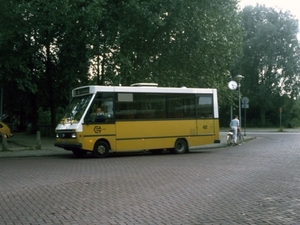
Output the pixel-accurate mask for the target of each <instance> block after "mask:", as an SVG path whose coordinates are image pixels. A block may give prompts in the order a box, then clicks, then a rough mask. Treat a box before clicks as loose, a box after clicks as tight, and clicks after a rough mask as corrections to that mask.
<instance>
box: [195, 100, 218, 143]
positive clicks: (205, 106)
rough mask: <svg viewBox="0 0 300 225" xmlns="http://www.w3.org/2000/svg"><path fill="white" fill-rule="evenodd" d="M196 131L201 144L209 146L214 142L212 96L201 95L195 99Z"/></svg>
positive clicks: (214, 129)
mask: <svg viewBox="0 0 300 225" xmlns="http://www.w3.org/2000/svg"><path fill="white" fill-rule="evenodd" d="M196 105H197V130H198V135H199V136H200V138H201V139H202V144H211V143H214V140H215V132H216V130H217V129H216V127H215V126H216V125H217V124H215V120H214V113H213V109H214V107H213V95H212V94H201V95H199V96H197V98H196Z"/></svg>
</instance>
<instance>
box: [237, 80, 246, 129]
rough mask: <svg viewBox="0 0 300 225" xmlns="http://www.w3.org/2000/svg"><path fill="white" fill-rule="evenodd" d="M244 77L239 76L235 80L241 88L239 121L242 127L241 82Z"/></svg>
mask: <svg viewBox="0 0 300 225" xmlns="http://www.w3.org/2000/svg"><path fill="white" fill-rule="evenodd" d="M243 78H244V77H243V76H242V75H237V76H236V77H235V80H236V81H237V82H238V87H239V120H240V127H242V115H241V80H242V79H243Z"/></svg>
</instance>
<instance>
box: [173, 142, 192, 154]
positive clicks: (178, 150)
mask: <svg viewBox="0 0 300 225" xmlns="http://www.w3.org/2000/svg"><path fill="white" fill-rule="evenodd" d="M172 152H174V153H175V154H183V153H186V152H188V146H187V143H186V141H185V140H184V139H177V140H176V142H175V145H174V150H173V151H172Z"/></svg>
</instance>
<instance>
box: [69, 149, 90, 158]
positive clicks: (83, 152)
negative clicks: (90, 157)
mask: <svg viewBox="0 0 300 225" xmlns="http://www.w3.org/2000/svg"><path fill="white" fill-rule="evenodd" d="M72 152H73V155H75V156H77V157H83V156H85V155H86V153H87V151H84V150H72Z"/></svg>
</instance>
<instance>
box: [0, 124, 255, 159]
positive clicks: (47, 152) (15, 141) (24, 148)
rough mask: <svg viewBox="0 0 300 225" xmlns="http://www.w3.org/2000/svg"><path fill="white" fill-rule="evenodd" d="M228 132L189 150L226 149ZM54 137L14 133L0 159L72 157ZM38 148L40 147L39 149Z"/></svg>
mask: <svg viewBox="0 0 300 225" xmlns="http://www.w3.org/2000/svg"><path fill="white" fill-rule="evenodd" d="M227 132H228V131H225V130H222V131H220V140H221V143H217V144H209V145H204V146H196V147H191V148H190V149H191V150H193V151H195V150H204V149H214V148H222V147H226V146H227V143H226V135H227ZM253 138H255V137H253V136H245V142H246V141H249V140H251V139H253ZM54 142H55V138H54V137H41V138H40V142H38V141H37V135H29V134H24V133H16V134H14V136H13V137H12V138H9V139H7V149H8V150H7V151H4V150H3V147H2V143H0V158H6V157H37V156H39V157H42V156H57V155H72V152H71V151H66V150H64V149H62V148H58V147H55V146H54ZM38 147H41V149H39V148H38Z"/></svg>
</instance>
